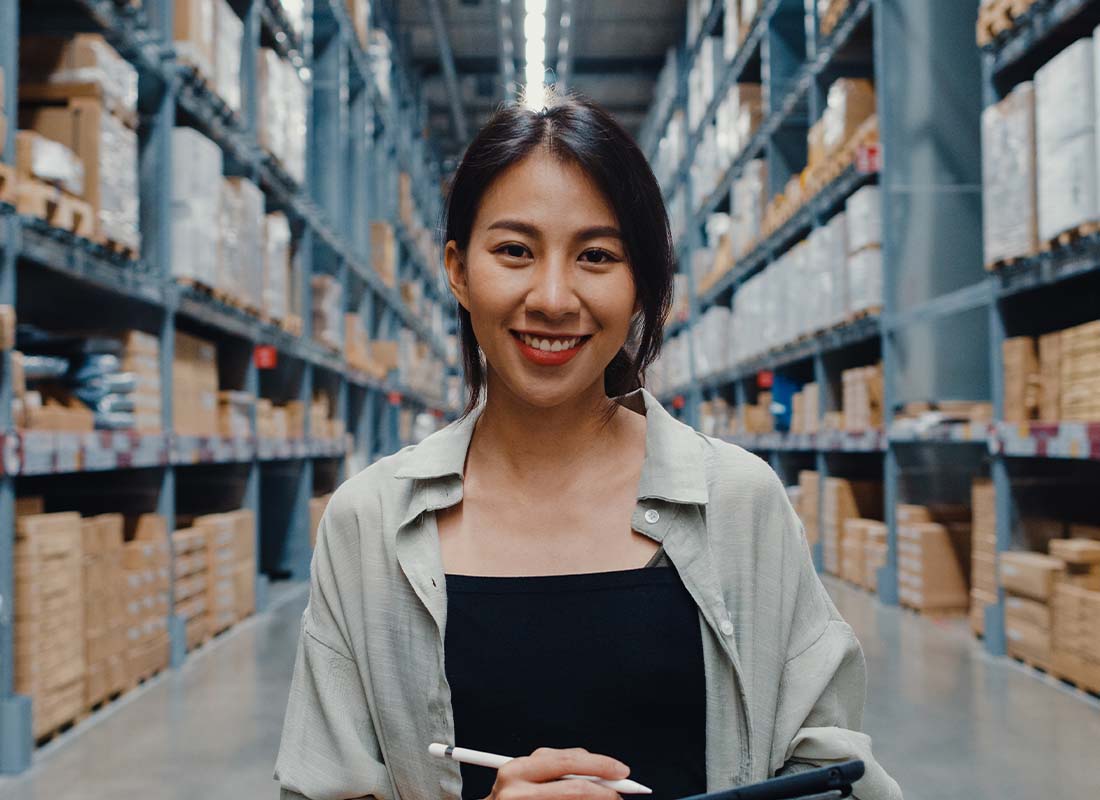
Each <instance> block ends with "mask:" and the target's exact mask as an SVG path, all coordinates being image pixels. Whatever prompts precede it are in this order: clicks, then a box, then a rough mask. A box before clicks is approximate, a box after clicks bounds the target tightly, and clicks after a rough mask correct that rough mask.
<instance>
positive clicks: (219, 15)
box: [214, 0, 244, 114]
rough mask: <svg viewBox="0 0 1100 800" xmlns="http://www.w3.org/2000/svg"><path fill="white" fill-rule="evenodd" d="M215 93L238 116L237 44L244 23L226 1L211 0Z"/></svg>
mask: <svg viewBox="0 0 1100 800" xmlns="http://www.w3.org/2000/svg"><path fill="white" fill-rule="evenodd" d="M214 17H215V20H214V26H215V34H214V41H215V45H216V53H215V80H214V83H215V91H216V92H217V94H218V96H219V97H221V99H222V100H224V101H225V104H226V105H227V106H229V108H230V109H232V110H233V111H234V112H235V113H237V114H239V113H241V45H242V43H243V39H244V22H242V21H241V18H240V17H238V16H237V12H236V11H234V10H233V8H232V6H230V5H229V2H228V0H214Z"/></svg>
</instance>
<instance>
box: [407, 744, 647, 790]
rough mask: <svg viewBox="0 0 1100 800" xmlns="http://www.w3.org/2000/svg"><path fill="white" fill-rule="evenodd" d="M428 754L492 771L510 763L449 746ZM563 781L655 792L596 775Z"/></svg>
mask: <svg viewBox="0 0 1100 800" xmlns="http://www.w3.org/2000/svg"><path fill="white" fill-rule="evenodd" d="M428 752H429V753H431V754H432V755H433V756H438V757H439V758H449V759H451V760H452V761H457V762H459V763H460V764H476V765H477V766H479V767H491V768H492V769H500V768H501V767H503V766H504V765H505V764H507V763H508V762H509V761H511V760H512V759H511V757H509V756H498V755H494V754H492V753H482V752H481V751H480V750H467V749H466V748H465V747H452V746H451V745H449V744H438V743H437V744H432V745H429V746H428ZM561 777H562V780H565V779H567V778H568V779H574V780H582V781H592V782H593V783H598V784H600V785H601V786H606V787H607V788H608V789H614V790H615V791H616V792H619V793H620V794H653V790H652V789H650V788H649V787H648V786H642V784H640V783H638V782H636V781H632V780H625V779H624V780H621V781H609V780H605V779H603V778H597V777H596V776H595V775H562V776H561Z"/></svg>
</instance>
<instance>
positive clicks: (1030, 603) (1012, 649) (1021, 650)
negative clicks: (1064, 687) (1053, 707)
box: [999, 551, 1065, 668]
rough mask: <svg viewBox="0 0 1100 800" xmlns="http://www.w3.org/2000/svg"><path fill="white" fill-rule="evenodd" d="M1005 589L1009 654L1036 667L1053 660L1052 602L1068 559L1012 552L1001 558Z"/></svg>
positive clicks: (1000, 565)
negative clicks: (1065, 560)
mask: <svg viewBox="0 0 1100 800" xmlns="http://www.w3.org/2000/svg"><path fill="white" fill-rule="evenodd" d="M999 567H1000V580H1001V586H1002V587H1003V588H1004V590H1005V594H1006V598H1005V638H1006V646H1007V649H1008V654H1009V655H1011V656H1015V657H1017V658H1022V659H1025V660H1027V661H1029V662H1031V663H1033V664H1035V665H1036V666H1040V667H1044V668H1049V666H1050V661H1051V612H1050V602H1051V599H1052V598H1053V596H1054V587H1055V585H1057V584H1058V582H1059V580H1060V578H1061V577H1062V574H1063V572H1064V571H1065V562H1063V561H1062V560H1061V559H1058V558H1055V557H1054V556H1049V555H1045V554H1043V553H1032V552H1023V551H1012V552H1007V553H1001V554H1000V558H999Z"/></svg>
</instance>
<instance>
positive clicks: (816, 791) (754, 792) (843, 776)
mask: <svg viewBox="0 0 1100 800" xmlns="http://www.w3.org/2000/svg"><path fill="white" fill-rule="evenodd" d="M862 777H863V762H862V761H845V762H843V763H841V764H833V765H832V766H828V767H820V768H818V769H812V770H807V771H806V772H799V773H798V774H797V775H783V776H781V777H779V778H772V779H771V780H770V781H762V782H761V783H754V784H751V785H749V786H738V787H737V788H735V789H724V790H723V791H721V792H710V793H709V794H697V795H694V796H692V797H685V798H684V800H797V798H800V797H813V796H814V795H822V794H828V793H832V792H839V793H840V794H839V795H837V796H839V797H848V796H849V795H850V794H851V793H852V784H853V783H855V782H856V781H858V780H859V779H860V778H862Z"/></svg>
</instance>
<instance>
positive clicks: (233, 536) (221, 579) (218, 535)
mask: <svg viewBox="0 0 1100 800" xmlns="http://www.w3.org/2000/svg"><path fill="white" fill-rule="evenodd" d="M195 527H196V528H198V529H200V530H202V531H203V532H204V533H205V534H206V579H207V583H206V608H207V613H208V614H209V619H210V632H211V633H212V634H218V633H221V632H222V631H224V630H225V629H226V628H228V627H229V626H231V625H232V624H233V623H234V622H236V621H237V596H236V584H235V569H236V553H237V549H236V548H237V531H236V528H235V520H234V518H233V517H232V516H231V515H229V514H207V515H205V516H201V517H196V518H195Z"/></svg>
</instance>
